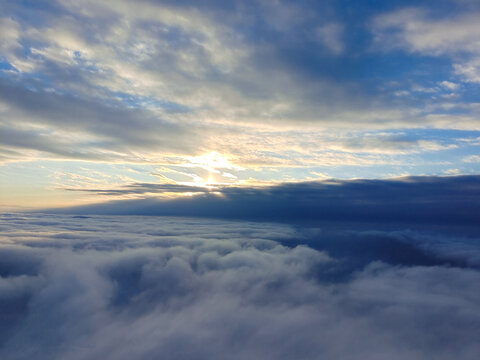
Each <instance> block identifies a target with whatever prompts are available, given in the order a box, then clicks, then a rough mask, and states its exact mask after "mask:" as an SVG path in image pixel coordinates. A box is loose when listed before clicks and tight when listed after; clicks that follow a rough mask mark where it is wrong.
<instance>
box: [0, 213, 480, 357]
mask: <svg viewBox="0 0 480 360" xmlns="http://www.w3.org/2000/svg"><path fill="white" fill-rule="evenodd" d="M0 230H1V234H2V235H1V238H0V276H1V277H0V358H1V359H5V360H14V359H38V360H41V359H74V360H75V359H119V360H121V359H176V360H178V359H289V360H290V359H369V360H374V359H379V360H380V359H381V360H384V359H389V360H395V359H402V360H404V359H409V360H416V359H436V360H441V359H449V360H450V359H453V358H455V359H472V360H477V359H478V356H479V354H480V239H479V238H478V237H476V236H475V235H472V234H471V233H468V232H463V233H461V234H460V233H457V234H455V233H454V232H442V233H440V232H431V231H430V232H428V231H425V230H415V229H413V230H412V229H408V228H396V229H388V230H387V229H375V228H373V226H372V227H368V226H367V227H366V228H365V227H364V228H362V229H353V228H351V227H347V226H343V227H342V226H341V225H339V224H336V225H334V226H331V227H330V228H307V227H300V226H293V225H282V224H275V223H255V222H246V221H227V220H211V219H192V218H173V217H153V216H150V217H148V216H145V217H142V216H104V215H96V216H74V215H55V214H4V215H3V216H2V222H1V229H0Z"/></svg>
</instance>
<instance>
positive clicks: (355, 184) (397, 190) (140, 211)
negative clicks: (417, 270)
mask: <svg viewBox="0 0 480 360" xmlns="http://www.w3.org/2000/svg"><path fill="white" fill-rule="evenodd" d="M218 191H220V192H221V196H220V195H218V194H215V193H212V194H203V195H199V196H194V197H189V198H179V199H172V200H159V199H156V198H155V197H150V198H144V199H136V200H125V201H112V202H107V203H101V204H96V205H86V206H79V207H73V208H66V209H57V210H52V211H53V212H55V211H60V212H66V213H79V214H114V215H119V214H123V215H127V214H128V215H176V216H199V217H215V218H217V217H218V218H227V219H251V220H272V221H280V222H281V221H286V222H297V221H310V222H325V221H358V222H379V223H398V222H409V223H418V224H422V223H430V224H439V225H441V224H447V223H448V224H452V225H453V224H459V225H461V224H471V225H473V224H476V222H477V216H476V214H477V213H478V211H480V203H479V202H478V200H477V199H479V191H480V181H479V177H478V176H474V175H472V176H452V177H407V178H400V179H393V180H345V181H341V180H327V181H323V182H303V183H286V184H281V185H277V186H270V187H253V188H248V187H245V188H241V187H225V188H223V189H220V190H218Z"/></svg>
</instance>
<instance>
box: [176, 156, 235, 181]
mask: <svg viewBox="0 0 480 360" xmlns="http://www.w3.org/2000/svg"><path fill="white" fill-rule="evenodd" d="M183 166H185V167H190V168H199V169H202V170H204V171H207V172H208V175H207V176H204V177H197V178H195V181H194V182H195V185H197V186H205V187H210V186H215V185H219V184H225V183H229V184H231V183H234V182H235V181H236V180H237V177H236V176H235V175H233V174H231V173H230V172H225V170H228V171H239V170H244V168H242V167H241V166H237V165H234V164H232V163H231V162H230V159H229V157H228V156H225V155H223V154H220V153H219V152H216V151H211V152H208V153H205V154H203V155H199V156H190V157H188V158H187V162H186V163H185V164H184V165H183Z"/></svg>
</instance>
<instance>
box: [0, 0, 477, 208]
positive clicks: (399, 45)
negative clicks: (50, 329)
mask: <svg viewBox="0 0 480 360" xmlns="http://www.w3.org/2000/svg"><path fill="white" fill-rule="evenodd" d="M479 20H480V4H479V3H478V1H474V0H450V1H447V0H439V1H435V2H434V3H433V2H431V1H388V2H385V1H373V0H372V1H366V0H365V1H347V0H338V1H321V2H319V1H309V0H300V1H280V0H279V1H253V0H252V1H235V0H232V1H213V0H205V1H193V0H192V1H188V0H180V1H168V0H166V1H154V0H140V1H135V2H131V1H122V0H116V1H108V2H100V1H90V0H76V1H71V0H57V1H54V0H51V1H42V0H39V1H7V0H1V1H0V33H1V34H2V35H1V39H0V127H1V128H0V161H1V166H0V186H1V205H2V208H3V209H35V208H46V207H65V206H79V205H85V204H91V203H96V202H102V201H110V200H113V199H116V200H122V199H123V200H126V199H127V200H135V199H138V198H144V197H147V196H148V197H157V198H158V197H160V198H168V199H170V198H178V197H191V196H192V195H195V194H197V193H199V194H204V193H205V191H206V190H207V191H208V192H210V193H213V194H214V193H219V194H221V193H222V191H223V189H225V188H229V187H234V188H251V187H255V188H256V187H264V186H282V184H284V183H297V182H305V181H307V182H311V181H325V180H328V179H338V180H345V181H346V180H349V179H389V178H399V177H406V176H421V175H426V176H452V175H475V174H478V173H479V172H480V120H479V115H480V50H479V49H480V43H479V39H480V28H479V26H478V21H479ZM139 187H141V188H142V189H144V190H145V189H150V190H149V191H147V190H145V191H143V192H141V193H139V192H134V191H130V192H129V191H128V190H129V189H132V188H139ZM205 189H206V190H205Z"/></svg>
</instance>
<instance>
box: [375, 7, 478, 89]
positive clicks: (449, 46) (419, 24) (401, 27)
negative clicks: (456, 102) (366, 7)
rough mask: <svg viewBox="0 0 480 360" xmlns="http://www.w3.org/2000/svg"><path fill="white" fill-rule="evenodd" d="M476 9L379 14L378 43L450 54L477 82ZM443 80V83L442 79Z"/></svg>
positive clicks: (461, 72)
mask: <svg viewBox="0 0 480 360" xmlns="http://www.w3.org/2000/svg"><path fill="white" fill-rule="evenodd" d="M479 19H480V13H479V12H478V9H477V10H473V11H468V12H467V11H465V12H461V13H456V14H454V15H453V16H445V17H438V16H436V17H435V16H433V14H432V13H430V12H429V11H426V10H425V9H421V8H406V9H401V10H396V11H393V12H390V13H386V14H382V15H378V16H377V17H376V18H375V19H374V22H373V32H374V34H375V37H376V41H377V43H378V44H380V45H381V46H383V47H385V48H387V49H388V48H390V49H392V48H400V49H405V50H407V51H411V52H417V53H420V54H424V55H435V56H439V55H447V56H450V57H452V59H453V62H454V64H453V67H454V69H455V72H456V73H457V74H458V75H461V76H462V77H463V78H464V79H465V80H466V81H469V82H478V81H479V78H478V71H479V70H478V62H479V57H480V52H479V50H478V49H479V40H478V39H479V36H480V31H479V29H478V25H477V24H478V21H479ZM442 84H444V83H442Z"/></svg>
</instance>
